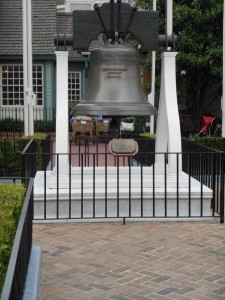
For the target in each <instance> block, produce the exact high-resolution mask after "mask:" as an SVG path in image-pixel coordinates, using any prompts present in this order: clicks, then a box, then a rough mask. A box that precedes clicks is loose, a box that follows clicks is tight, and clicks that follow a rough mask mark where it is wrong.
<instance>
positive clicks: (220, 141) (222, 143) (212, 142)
mask: <svg viewBox="0 0 225 300" xmlns="http://www.w3.org/2000/svg"><path fill="white" fill-rule="evenodd" d="M191 140H192V141H193V142H196V143H198V144H202V145H205V146H207V147H209V148H213V149H217V150H220V151H225V139H224V138H222V137H199V138H194V139H193V138H192V139H191Z"/></svg>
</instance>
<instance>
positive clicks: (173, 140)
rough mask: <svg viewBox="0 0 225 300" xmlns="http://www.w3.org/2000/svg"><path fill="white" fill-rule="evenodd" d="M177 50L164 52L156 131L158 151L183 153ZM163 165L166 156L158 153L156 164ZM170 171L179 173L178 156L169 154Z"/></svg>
mask: <svg viewBox="0 0 225 300" xmlns="http://www.w3.org/2000/svg"><path fill="white" fill-rule="evenodd" d="M176 54H177V53H176V52H164V53H162V73H161V88H160V102H159V109H158V119H157V131H156V150H155V151H156V153H160V152H163V153H165V152H168V153H171V152H172V153H181V132H180V120H179V112H178V106H177V88H176ZM157 164H158V166H159V165H161V166H162V165H163V164H164V158H163V156H162V155H160V154H159V155H157V154H156V165H157ZM181 171H182V163H181V156H179V172H181ZM168 172H169V174H170V175H175V174H176V173H177V157H176V155H174V154H171V155H169V156H168Z"/></svg>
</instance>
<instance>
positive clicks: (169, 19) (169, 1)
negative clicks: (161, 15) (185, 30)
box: [166, 0, 173, 35]
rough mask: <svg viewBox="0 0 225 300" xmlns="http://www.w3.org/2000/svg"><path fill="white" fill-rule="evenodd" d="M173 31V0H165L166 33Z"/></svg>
mask: <svg viewBox="0 0 225 300" xmlns="http://www.w3.org/2000/svg"><path fill="white" fill-rule="evenodd" d="M172 33H173V0H166V34H167V35H171V34H172Z"/></svg>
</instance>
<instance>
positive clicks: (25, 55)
mask: <svg viewBox="0 0 225 300" xmlns="http://www.w3.org/2000/svg"><path fill="white" fill-rule="evenodd" d="M27 27H28V24H27V0H23V90H24V93H23V94H24V135H25V136H28V135H29V114H28V103H27V102H28V90H27V86H28V83H27V76H28V75H27V64H28V48H27Z"/></svg>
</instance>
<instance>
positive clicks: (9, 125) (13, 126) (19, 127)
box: [0, 118, 24, 131]
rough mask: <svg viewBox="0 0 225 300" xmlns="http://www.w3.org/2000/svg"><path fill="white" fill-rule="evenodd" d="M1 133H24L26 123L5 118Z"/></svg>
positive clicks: (2, 122) (2, 121)
mask: <svg viewBox="0 0 225 300" xmlns="http://www.w3.org/2000/svg"><path fill="white" fill-rule="evenodd" d="M0 124H1V131H23V128H24V127H23V126H24V122H23V121H22V120H19V119H12V118H5V119H2V120H1V123H0Z"/></svg>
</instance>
